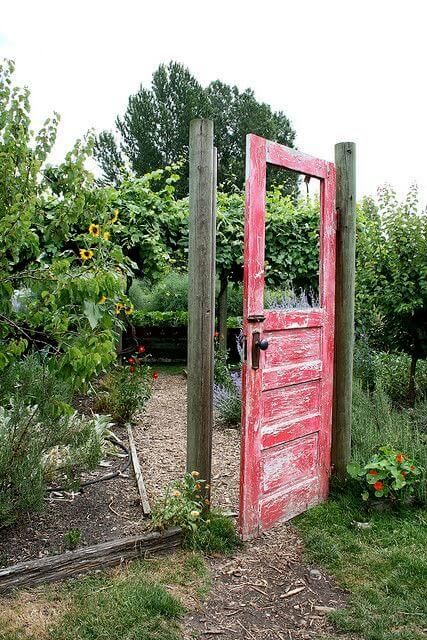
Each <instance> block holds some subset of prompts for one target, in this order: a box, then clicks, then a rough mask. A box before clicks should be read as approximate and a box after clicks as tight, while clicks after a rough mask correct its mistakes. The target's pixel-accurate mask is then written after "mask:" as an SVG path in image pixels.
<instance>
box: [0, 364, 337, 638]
mask: <svg viewBox="0 0 427 640" xmlns="http://www.w3.org/2000/svg"><path fill="white" fill-rule="evenodd" d="M185 428H186V380H185V378H184V376H182V375H170V374H167V373H162V374H160V376H159V378H158V380H157V381H156V385H155V388H154V393H153V395H152V398H151V399H150V401H149V403H148V405H147V407H146V409H145V411H144V412H143V413H142V414H141V415H140V416H138V417H137V419H136V420H135V424H134V426H133V432H134V437H135V441H136V446H137V449H138V454H139V457H140V462H141V467H142V473H143V476H144V481H145V484H146V488H147V492H148V496H149V499H150V502H151V503H153V502H155V501H156V500H158V499H159V498H160V496H161V494H162V493H163V491H164V489H165V487H166V485H167V484H168V483H169V482H171V481H173V480H176V479H177V478H180V477H182V475H183V473H184V471H185ZM117 433H118V435H119V437H121V438H122V439H123V440H125V432H124V430H122V431H120V430H117ZM239 457H240V433H239V431H238V430H237V429H227V428H224V427H221V426H217V427H216V428H215V430H214V435H213V460H212V475H213V482H212V501H213V504H214V505H215V506H220V507H222V509H223V510H225V511H226V512H228V513H229V514H230V517H234V516H235V515H236V514H237V508H238V483H239ZM121 465H123V460H119V461H117V460H116V461H115V462H114V463H113V468H114V467H117V466H121ZM110 470H111V469H110V468H107V469H106V468H99V469H98V470H97V471H96V472H95V474H94V475H95V476H96V474H104V473H106V472H108V471H110ZM47 500H48V505H47V508H46V509H45V511H44V512H42V513H41V514H34V515H31V516H28V517H27V518H26V519H25V521H21V522H20V523H19V524H18V525H16V526H15V527H11V528H9V529H6V530H4V531H2V532H1V531H0V561H1V562H0V566H1V563H3V565H6V564H13V563H15V562H18V561H20V560H26V559H29V558H35V557H41V556H43V555H47V554H51V553H58V552H61V551H63V550H64V534H65V533H66V532H67V531H69V530H70V529H79V530H80V531H81V533H82V541H81V544H82V545H89V544H94V543H96V542H101V541H105V540H110V539H113V538H117V537H122V536H125V535H131V534H133V533H136V532H141V531H143V530H144V529H145V528H147V527H148V526H149V521H147V520H146V519H143V517H142V512H141V507H140V505H139V500H138V493H137V490H136V486H135V481H134V477H133V474H132V472H129V471H128V472H126V473H125V474H124V475H123V476H122V477H119V478H117V479H115V480H114V481H110V482H103V483H100V484H95V485H91V486H89V487H87V489H85V490H84V491H83V492H82V493H79V494H70V493H63V494H59V495H57V496H55V495H51V496H50V497H49V498H48V499H47ZM208 562H209V564H210V568H211V572H212V589H211V591H210V593H209V597H208V599H207V600H206V602H204V603H201V604H196V602H195V601H194V603H193V604H194V606H193V609H191V607H190V610H189V613H188V615H187V616H186V619H185V621H184V636H185V640H190V639H194V638H215V637H219V638H226V639H228V638H230V639H232V638H235V639H236V640H240V639H244V638H246V639H248V640H254V638H256V639H257V640H258V639H261V638H262V639H263V640H270V639H273V638H274V639H276V640H292V639H294V640H297V639H307V638H335V637H336V636H335V635H334V634H333V631H332V628H331V626H330V624H329V623H328V622H327V617H326V614H327V613H328V612H329V611H330V610H333V609H336V608H338V607H341V606H343V604H344V603H345V599H346V596H345V594H344V593H343V592H342V591H341V590H340V589H339V588H338V587H337V586H336V585H334V584H333V582H331V581H330V580H329V579H328V577H327V576H325V575H324V574H323V572H321V571H317V573H316V572H315V575H314V574H313V572H312V571H311V570H312V569H313V567H308V566H307V565H306V564H305V563H304V561H303V558H302V543H301V540H300V539H299V537H298V535H297V532H296V530H295V529H294V527H293V526H292V525H289V524H287V525H281V526H279V527H276V528H274V529H272V530H271V531H269V532H268V533H266V534H264V535H263V536H262V537H261V538H260V539H259V540H257V541H255V542H252V543H250V544H246V545H245V546H244V547H243V549H242V550H239V551H238V552H237V553H236V554H235V555H233V556H232V557H228V558H223V557H220V558H209V559H208ZM340 637H341V636H340Z"/></svg>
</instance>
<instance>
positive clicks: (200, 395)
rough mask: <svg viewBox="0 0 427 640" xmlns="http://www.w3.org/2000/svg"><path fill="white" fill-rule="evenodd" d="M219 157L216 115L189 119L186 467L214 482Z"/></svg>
mask: <svg viewBox="0 0 427 640" xmlns="http://www.w3.org/2000/svg"><path fill="white" fill-rule="evenodd" d="M215 159H216V154H215V151H214V148H213V122H212V120H206V119H197V120H192V121H191V123H190V191H189V194H190V204H189V206H190V220H189V243H188V244H189V249H188V250H189V254H188V278H189V285H188V363H187V371H188V383H187V385H188V386H187V389H188V399H187V470H188V471H189V472H191V471H198V472H199V473H200V477H201V478H203V479H205V480H206V481H207V482H210V476H211V453H212V426H213V369H214V367H213V358H214V323H215V201H216V185H215V175H216V170H215Z"/></svg>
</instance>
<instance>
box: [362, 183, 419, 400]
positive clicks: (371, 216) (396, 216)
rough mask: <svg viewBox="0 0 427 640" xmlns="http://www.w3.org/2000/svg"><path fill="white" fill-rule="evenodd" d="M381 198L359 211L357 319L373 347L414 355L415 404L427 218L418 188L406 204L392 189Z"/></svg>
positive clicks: (411, 377) (411, 384)
mask: <svg viewBox="0 0 427 640" xmlns="http://www.w3.org/2000/svg"><path fill="white" fill-rule="evenodd" d="M378 195H379V197H378V202H376V201H374V200H373V199H372V198H365V199H364V200H363V201H362V204H361V206H360V208H359V213H358V243H357V268H356V319H357V324H358V329H359V331H365V332H367V334H368V337H369V338H370V340H371V342H372V344H373V345H374V346H377V347H379V348H381V349H384V348H385V349H391V350H399V351H405V352H406V353H408V354H409V355H410V356H411V368H410V372H409V388H408V400H409V402H410V404H413V403H414V401H415V372H416V365H417V361H418V360H419V359H420V358H426V357H427V215H426V213H425V212H424V213H423V214H419V213H418V194H417V188H416V187H412V188H411V190H410V191H409V193H408V195H407V197H406V199H405V201H404V202H399V201H398V200H397V198H396V194H395V192H394V191H393V189H391V188H390V187H388V186H386V187H382V188H381V189H379V193H378Z"/></svg>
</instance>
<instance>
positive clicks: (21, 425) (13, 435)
mask: <svg viewBox="0 0 427 640" xmlns="http://www.w3.org/2000/svg"><path fill="white" fill-rule="evenodd" d="M102 426H103V422H102V420H101V421H100V420H99V418H98V417H96V416H95V417H94V418H93V419H91V420H87V419H86V418H83V417H81V416H79V415H78V414H77V412H74V411H72V410H71V409H70V410H69V412H68V413H63V414H62V415H61V416H59V417H57V418H56V420H55V421H52V420H51V419H47V418H46V414H43V412H42V411H40V409H39V407H38V406H37V405H22V404H20V403H16V402H15V401H14V400H13V399H11V400H10V402H9V406H8V407H4V406H0V527H1V526H6V525H8V524H11V523H12V522H14V521H15V520H16V519H17V518H18V517H19V516H20V515H21V514H22V513H24V512H26V511H33V510H37V509H39V508H40V507H41V505H42V502H43V498H44V495H45V491H46V488H47V484H48V483H50V482H51V481H52V479H54V478H55V479H57V480H58V481H59V482H60V484H61V485H63V484H64V483H68V484H69V485H70V486H71V485H72V484H74V483H75V482H76V481H77V482H78V478H79V476H80V473H81V472H82V470H83V469H93V468H95V467H96V465H97V464H98V462H99V460H100V458H101V435H102Z"/></svg>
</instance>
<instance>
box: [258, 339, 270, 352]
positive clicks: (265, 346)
mask: <svg viewBox="0 0 427 640" xmlns="http://www.w3.org/2000/svg"><path fill="white" fill-rule="evenodd" d="M257 347H258V349H261V351H265V350H266V349H268V340H265V339H264V340H260V341H259V342H258V344H257Z"/></svg>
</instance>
